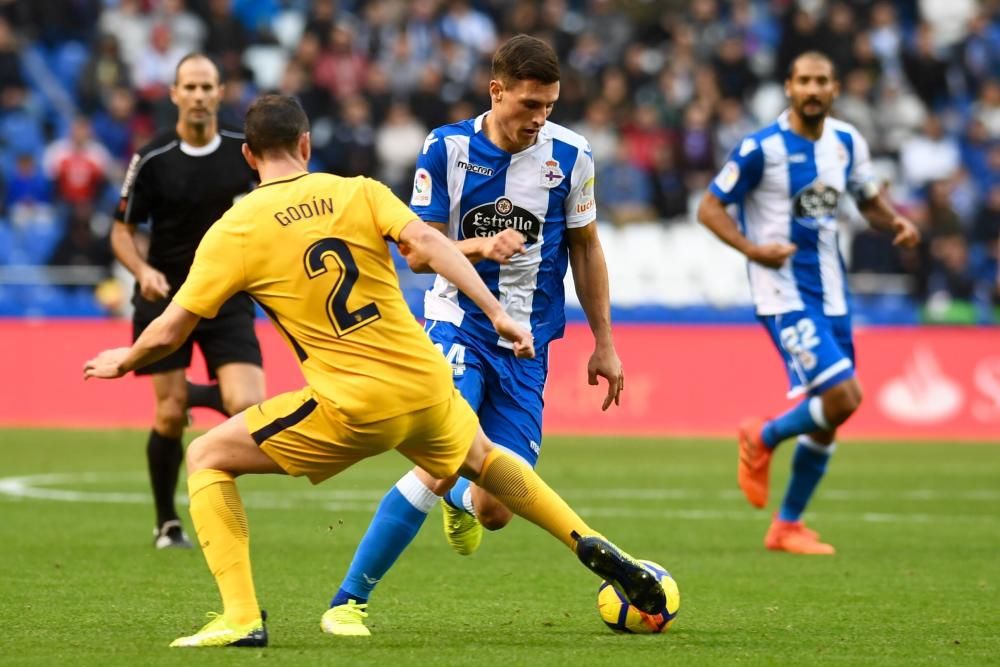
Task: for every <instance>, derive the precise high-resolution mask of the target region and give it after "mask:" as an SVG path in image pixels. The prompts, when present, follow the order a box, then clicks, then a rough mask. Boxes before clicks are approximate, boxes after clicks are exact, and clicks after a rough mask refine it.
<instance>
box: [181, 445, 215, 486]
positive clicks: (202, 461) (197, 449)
mask: <svg viewBox="0 0 1000 667" xmlns="http://www.w3.org/2000/svg"><path fill="white" fill-rule="evenodd" d="M208 449H209V447H208V441H207V440H206V439H205V438H204V437H199V438H195V439H194V440H192V441H191V444H190V445H188V448H187V451H186V452H185V454H184V461H185V463H186V464H187V474H188V477H190V476H191V475H193V474H194V473H196V472H198V471H199V470H203V469H205V468H210V467H211V465H209V459H210V453H209V451H208Z"/></svg>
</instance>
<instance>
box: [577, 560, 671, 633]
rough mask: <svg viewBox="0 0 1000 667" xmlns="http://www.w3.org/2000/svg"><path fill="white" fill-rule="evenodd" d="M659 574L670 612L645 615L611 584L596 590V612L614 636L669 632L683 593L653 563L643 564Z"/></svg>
mask: <svg viewBox="0 0 1000 667" xmlns="http://www.w3.org/2000/svg"><path fill="white" fill-rule="evenodd" d="M640 562H642V564H643V565H645V566H646V567H648V568H649V569H650V570H651V571H652V572H654V573H655V574H656V578H657V579H658V580H659V582H660V585H661V586H663V592H664V593H666V595H667V608H666V609H664V610H663V612H661V613H659V614H646V613H644V612H641V611H639V610H638V609H636V608H635V607H633V606H632V605H630V604H629V603H628V600H626V599H625V596H624V595H622V594H621V593H619V592H618V590H617V589H616V588H615V587H614V585H612V584H611V583H610V582H607V581H605V582H602V583H601V587H600V588H598V589H597V611H598V612H599V613H600V614H601V619H602V620H603V621H604V623H605V625H607V626H608V627H609V628H611V629H612V630H614V631H615V632H623V633H627V634H636V635H652V634H657V633H660V632H666V631H667V629H668V628H669V627H670V626H671V625H673V622H674V619H675V618H677V612H678V611H680V608H681V592H680V590H679V589H678V588H677V582H676V581H674V578H673V577H671V576H670V573H669V572H667V571H666V570H665V569H663V568H662V567H661V566H660V565H658V564H656V563H654V562H653V561H650V560H644V561H640Z"/></svg>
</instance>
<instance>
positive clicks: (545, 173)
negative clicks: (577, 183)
mask: <svg viewBox="0 0 1000 667" xmlns="http://www.w3.org/2000/svg"><path fill="white" fill-rule="evenodd" d="M563 178H565V176H564V175H563V173H562V169H560V168H559V162H558V161H556V160H546V161H545V162H543V163H542V175H541V179H540V180H541V185H542V187H543V188H554V187H556V186H557V185H559V184H560V183H562V182H563Z"/></svg>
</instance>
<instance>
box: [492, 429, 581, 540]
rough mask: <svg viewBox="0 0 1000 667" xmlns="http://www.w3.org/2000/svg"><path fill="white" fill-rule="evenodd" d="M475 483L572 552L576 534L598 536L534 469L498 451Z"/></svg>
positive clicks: (494, 452)
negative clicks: (573, 535) (558, 540)
mask: <svg viewBox="0 0 1000 667" xmlns="http://www.w3.org/2000/svg"><path fill="white" fill-rule="evenodd" d="M476 484H478V485H479V486H481V487H483V488H484V489H486V491H488V492H489V493H490V494H492V495H493V496H494V497H496V499H497V500H499V501H500V502H502V503H503V504H504V505H506V506H507V507H508V509H510V511H512V512H514V514H517V515H518V516H522V517H524V518H525V519H527V520H528V521H530V522H532V523H533V524H535V525H537V526H541V527H542V528H544V529H545V530H547V531H549V532H550V533H552V534H553V535H554V536H555V537H556V538H558V539H560V540H562V541H563V542H564V543H565V544H566V546H568V547H569V548H570V549H574V548H575V546H576V540H574V539H573V537H572V533H573V532H574V531H576V532H577V533H579V534H580V535H594V534H596V533H595V532H594V531H593V530H592V529H591V528H590V526H588V525H587V524H586V523H584V521H583V519H581V518H580V517H579V516H578V515H577V513H576V512H574V511H573V510H572V509H571V508H570V506H569V505H567V504H566V501H565V500H563V499H562V498H561V497H560V496H559V494H557V493H556V492H555V491H553V490H552V489H551V488H550V487H549V485H548V484H546V483H545V482H544V481H542V478H541V477H539V476H538V475H537V474H536V473H535V471H534V470H532V469H531V468H529V467H528V466H527V465H525V464H524V463H522V462H521V461H519V460H517V459H516V458H514V457H513V456H511V455H510V454H507V453H506V452H504V451H502V450H500V449H498V448H495V449H493V450H492V451H491V452H490V453H489V454H488V455H487V456H486V461H484V462H483V470H482V472H481V473H480V474H479V479H478V480H477V481H476Z"/></svg>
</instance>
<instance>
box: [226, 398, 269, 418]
mask: <svg viewBox="0 0 1000 667" xmlns="http://www.w3.org/2000/svg"><path fill="white" fill-rule="evenodd" d="M254 398H255V397H251V396H245V395H237V396H231V397H227V396H223V397H222V407H223V408H224V409H225V411H226V414H228V415H229V416H230V417H231V416H233V415H238V414H239V413H241V412H243V411H244V410H246V409H247V408H249V407H250V406H251V405H256V404H257V403H260V400H259V399H258V400H253V399H254Z"/></svg>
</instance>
